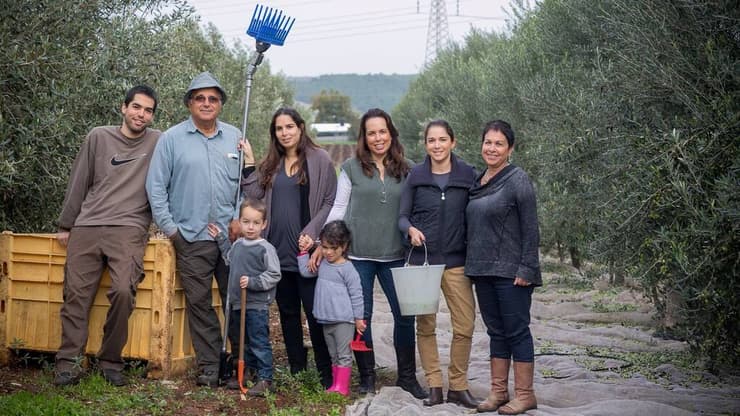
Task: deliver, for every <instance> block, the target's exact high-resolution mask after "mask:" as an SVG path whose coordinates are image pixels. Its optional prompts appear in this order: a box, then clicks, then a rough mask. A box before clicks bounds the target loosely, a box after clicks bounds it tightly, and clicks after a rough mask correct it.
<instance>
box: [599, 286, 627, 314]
mask: <svg viewBox="0 0 740 416" xmlns="http://www.w3.org/2000/svg"><path fill="white" fill-rule="evenodd" d="M617 294H619V291H618V290H616V289H615V288H610V289H608V290H603V291H600V292H598V293H597V294H595V295H594V297H593V301H594V302H593V303H592V304H591V305H590V306H591V310H592V311H594V312H597V313H613V312H634V311H636V310H637V305H634V304H631V303H621V302H616V301H614V298H615V297H616V296H617Z"/></svg>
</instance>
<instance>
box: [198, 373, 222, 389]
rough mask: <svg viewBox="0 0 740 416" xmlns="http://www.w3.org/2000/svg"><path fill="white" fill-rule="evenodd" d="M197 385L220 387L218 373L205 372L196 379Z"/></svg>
mask: <svg viewBox="0 0 740 416" xmlns="http://www.w3.org/2000/svg"><path fill="white" fill-rule="evenodd" d="M195 384H197V385H199V386H208V387H218V371H212V370H208V371H204V372H203V373H202V374H201V375H199V376H198V378H197V379H195Z"/></svg>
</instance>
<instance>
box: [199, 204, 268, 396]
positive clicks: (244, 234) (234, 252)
mask: <svg viewBox="0 0 740 416" xmlns="http://www.w3.org/2000/svg"><path fill="white" fill-rule="evenodd" d="M266 211H267V210H266V208H265V204H264V203H263V202H261V201H257V200H252V199H246V200H245V201H244V202H243V203H242V205H241V206H240V208H239V230H240V236H239V238H238V239H237V240H236V241H234V243H233V244H231V242H230V241H229V239H228V238H227V237H226V234H225V232H224V231H222V230H221V229H219V228H218V226H217V225H215V224H208V233H209V235H210V236H211V237H213V238H214V239H216V241H217V242H218V245H219V247H220V248H221V252H222V253H224V260H225V262H226V264H227V265H228V266H229V288H228V290H229V296H228V297H229V303H230V308H229V309H230V311H231V313H230V316H229V321H230V322H239V319H240V310H241V305H240V303H241V302H240V299H241V288H246V289H247V300H246V319H245V324H244V331H245V337H244V350H245V355H246V357H245V361H246V364H247V368H246V372H247V373H249V374H256V375H257V377H258V378H259V381H258V382H257V383H256V384H255V385H254V386H253V387H252V388H250V389H249V392H248V393H247V394H248V395H250V396H255V397H264V395H265V393H266V392H267V391H272V345H271V344H270V326H269V312H268V311H269V307H270V304H271V303H272V301H273V300H274V299H275V291H276V287H277V284H278V282H279V281H280V260H279V259H278V256H277V252H276V251H275V247H273V246H272V244H270V243H268V242H267V241H266V240H265V239H263V238H262V237H261V233H262V230H264V229H265V227H267V220H266V217H267V214H266ZM232 327H233V326H232V325H229V330H231V328H232ZM229 332H234V331H229ZM232 335H233V334H232ZM232 339H233V338H232ZM236 344H237V342H232V345H236ZM237 380H238V378H237V379H234V380H232V381H231V382H229V385H228V386H229V388H239V382H238V381H237Z"/></svg>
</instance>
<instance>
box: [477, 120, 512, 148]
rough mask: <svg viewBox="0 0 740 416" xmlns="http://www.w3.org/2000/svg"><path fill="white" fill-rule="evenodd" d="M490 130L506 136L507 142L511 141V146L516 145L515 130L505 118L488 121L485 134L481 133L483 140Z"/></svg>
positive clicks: (484, 130) (484, 128) (484, 129)
mask: <svg viewBox="0 0 740 416" xmlns="http://www.w3.org/2000/svg"><path fill="white" fill-rule="evenodd" d="M489 131H497V132H499V133H501V134H503V135H504V137H506V142H507V143H509V147H512V146H514V130H512V128H511V125H510V124H509V123H507V122H505V121H503V120H493V121H489V122H488V123H486V126H485V127H483V134H482V135H481V138H480V140H481V142H482V141H483V140H485V138H486V133H488V132H489Z"/></svg>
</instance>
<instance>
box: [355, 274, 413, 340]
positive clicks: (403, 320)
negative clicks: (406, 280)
mask: <svg viewBox="0 0 740 416" xmlns="http://www.w3.org/2000/svg"><path fill="white" fill-rule="evenodd" d="M352 264H353V265H354V266H355V269H357V273H358V274H359V275H360V283H361V284H362V299H363V302H364V307H365V320H366V321H367V329H365V333H364V334H363V336H362V338H363V340H364V341H365V344H367V346H368V347H372V345H373V334H372V331H371V330H370V323H371V322H372V319H373V290H374V286H375V277H376V276H377V277H378V282H379V283H380V287H381V288H382V289H383V293H385V297H386V298H387V299H388V305H389V306H390V307H391V313H392V314H393V345H394V346H395V347H414V346H415V345H416V339H415V334H414V324H415V322H416V319H415V318H416V317H414V316H402V315H401V307H400V306H398V295H397V294H396V286H395V285H394V284H393V275H392V274H391V268H392V267H401V266H403V260H397V261H391V262H383V261H373V260H352Z"/></svg>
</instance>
